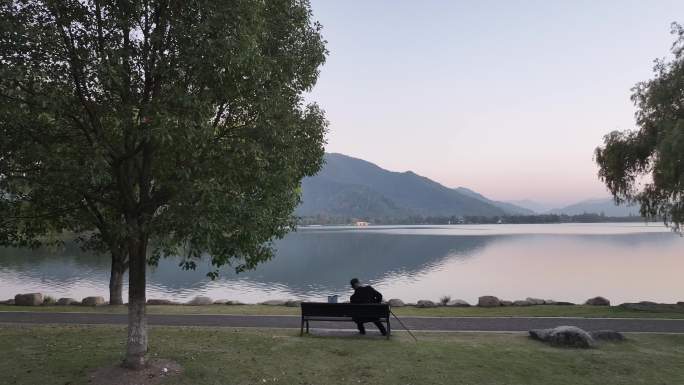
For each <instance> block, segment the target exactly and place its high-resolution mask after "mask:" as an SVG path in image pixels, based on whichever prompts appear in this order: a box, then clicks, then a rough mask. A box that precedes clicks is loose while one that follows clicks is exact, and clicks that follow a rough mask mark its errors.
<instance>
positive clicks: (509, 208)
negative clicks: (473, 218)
mask: <svg viewBox="0 0 684 385" xmlns="http://www.w3.org/2000/svg"><path fill="white" fill-rule="evenodd" d="M454 190H456V191H458V192H460V193H461V194H464V195H468V196H470V197H473V198H475V199H479V200H481V201H483V202H487V203H489V204H492V205H494V206H496V207H498V208H500V209H502V210H504V211H505V212H506V214H509V215H534V214H535V211H534V210H530V209H528V208H525V207H523V206H520V205H515V204H513V203H511V202H499V201H493V200H491V199H489V198H487V197H485V196H484V195H482V194H480V193H478V192H475V191H473V190H471V189H469V188H466V187H456V188H455V189H454Z"/></svg>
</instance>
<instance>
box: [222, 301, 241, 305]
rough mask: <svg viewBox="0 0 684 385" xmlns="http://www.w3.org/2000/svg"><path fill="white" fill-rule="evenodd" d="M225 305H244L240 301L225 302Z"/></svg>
mask: <svg viewBox="0 0 684 385" xmlns="http://www.w3.org/2000/svg"><path fill="white" fill-rule="evenodd" d="M226 305H244V303H242V302H240V301H226Z"/></svg>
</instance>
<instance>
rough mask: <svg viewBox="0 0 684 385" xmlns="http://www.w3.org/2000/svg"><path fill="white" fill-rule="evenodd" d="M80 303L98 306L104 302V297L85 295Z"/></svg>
mask: <svg viewBox="0 0 684 385" xmlns="http://www.w3.org/2000/svg"><path fill="white" fill-rule="evenodd" d="M81 304H82V305H85V306H100V305H104V304H105V299H104V298H103V297H85V298H83V301H81Z"/></svg>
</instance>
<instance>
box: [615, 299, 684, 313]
mask: <svg viewBox="0 0 684 385" xmlns="http://www.w3.org/2000/svg"><path fill="white" fill-rule="evenodd" d="M619 306H620V307H621V308H623V309H627V310H637V311H676V312H681V311H682V310H684V309H682V306H681V305H677V304H670V303H655V302H650V301H641V302H636V303H631V302H628V303H622V304H620V305H619Z"/></svg>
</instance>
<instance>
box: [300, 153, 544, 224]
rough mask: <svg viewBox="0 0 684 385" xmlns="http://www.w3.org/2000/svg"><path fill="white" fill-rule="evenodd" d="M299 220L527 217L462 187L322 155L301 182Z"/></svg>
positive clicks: (517, 209)
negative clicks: (320, 162)
mask: <svg viewBox="0 0 684 385" xmlns="http://www.w3.org/2000/svg"><path fill="white" fill-rule="evenodd" d="M296 214H297V215H299V216H302V217H314V216H324V217H339V218H383V219H392V218H394V219H396V218H406V217H410V216H422V217H425V216H486V217H494V216H503V215H513V214H533V211H531V210H529V209H525V208H522V207H519V206H516V205H513V204H510V203H505V202H497V201H493V200H490V199H488V198H486V197H484V196H482V195H481V194H479V193H477V192H475V191H472V190H470V189H467V188H464V187H458V188H455V189H454V188H449V187H446V186H443V185H441V184H439V183H437V182H435V181H433V180H430V179H428V178H426V177H423V176H420V175H417V174H415V173H414V172H412V171H406V172H393V171H388V170H385V169H383V168H381V167H379V166H377V165H375V164H373V163H370V162H367V161H365V160H362V159H357V158H352V157H350V156H346V155H342V154H326V155H325V165H324V166H323V168H322V169H321V171H320V172H319V173H318V174H317V175H315V176H313V177H308V178H305V179H304V180H303V181H302V203H301V205H300V206H299V207H298V208H297V211H296Z"/></svg>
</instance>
